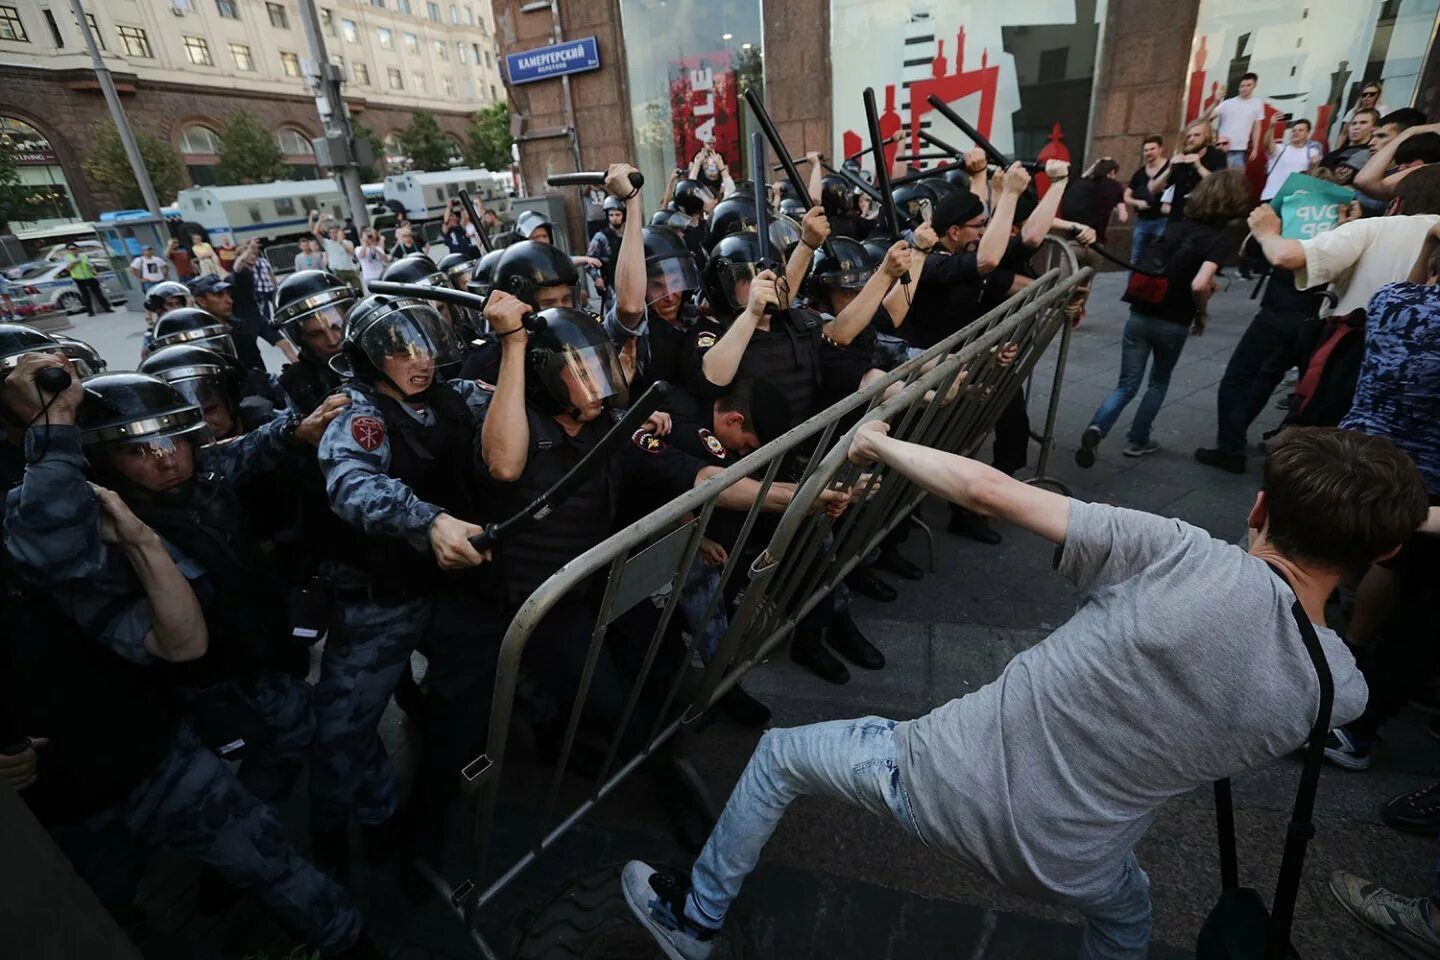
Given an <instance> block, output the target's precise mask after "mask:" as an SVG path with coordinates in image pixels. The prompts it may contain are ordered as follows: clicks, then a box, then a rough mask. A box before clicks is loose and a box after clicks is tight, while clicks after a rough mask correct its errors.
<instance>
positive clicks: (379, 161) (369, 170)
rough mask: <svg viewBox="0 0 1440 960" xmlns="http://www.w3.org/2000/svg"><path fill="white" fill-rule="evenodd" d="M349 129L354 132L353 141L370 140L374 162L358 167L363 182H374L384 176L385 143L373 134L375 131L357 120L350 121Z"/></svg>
mask: <svg viewBox="0 0 1440 960" xmlns="http://www.w3.org/2000/svg"><path fill="white" fill-rule="evenodd" d="M350 130H351V132H353V133H354V134H355V142H356V143H357V144H358V143H359V142H361V141H362V140H368V141H369V142H370V152H371V153H373V154H375V163H374V164H372V165H370V166H365V167H361V168H360V179H361V180H362V181H364V182H365V183H374V182H375V181H376V180H379V179H380V178H381V177H383V176H385V173H386V170H385V144H384V142H383V141H381V139H380V138H379V137H378V136H376V135H375V131H374V130H372V129H371V128H370V127H367V126H365V124H363V123H361V122H360V121H359V120H351V121H350Z"/></svg>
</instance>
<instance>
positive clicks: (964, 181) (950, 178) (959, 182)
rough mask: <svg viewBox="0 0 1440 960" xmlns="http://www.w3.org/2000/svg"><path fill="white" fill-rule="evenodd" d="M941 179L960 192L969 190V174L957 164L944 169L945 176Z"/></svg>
mask: <svg viewBox="0 0 1440 960" xmlns="http://www.w3.org/2000/svg"><path fill="white" fill-rule="evenodd" d="M941 179H942V180H944V181H945V182H946V183H948V184H950V185H951V186H953V187H958V188H959V189H961V190H966V191H968V190H969V189H970V172H969V171H968V170H966V169H965V168H964V167H962V166H961V165H960V164H958V163H957V164H953V165H951V166H948V167H946V168H945V175H944V176H943V177H941Z"/></svg>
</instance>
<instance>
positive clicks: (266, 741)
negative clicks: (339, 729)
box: [181, 673, 315, 806]
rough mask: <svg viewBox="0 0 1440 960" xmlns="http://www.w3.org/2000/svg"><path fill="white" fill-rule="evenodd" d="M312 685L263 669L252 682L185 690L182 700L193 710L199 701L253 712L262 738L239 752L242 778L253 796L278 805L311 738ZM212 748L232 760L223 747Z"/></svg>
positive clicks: (296, 773)
mask: <svg viewBox="0 0 1440 960" xmlns="http://www.w3.org/2000/svg"><path fill="white" fill-rule="evenodd" d="M311 694H312V691H311V689H310V685H309V684H307V683H306V682H305V681H304V680H300V679H297V678H296V677H292V676H290V675H289V674H288V673H264V674H261V675H260V676H259V677H258V678H257V679H256V680H255V682H254V683H251V684H241V683H235V682H232V681H226V682H224V683H218V684H215V685H214V686H212V687H207V688H205V689H203V690H187V691H183V692H182V693H181V698H182V700H184V701H185V703H187V704H188V705H189V706H190V708H191V709H192V710H197V711H198V710H199V709H200V703H201V701H208V702H212V703H218V704H222V705H235V706H239V707H241V708H243V709H245V710H246V711H247V712H248V713H250V714H251V715H253V717H254V720H255V722H257V723H258V725H259V728H260V730H261V731H262V732H261V735H260V736H259V737H258V739H259V740H260V742H258V743H255V744H252V745H248V746H247V747H246V748H245V749H243V750H242V751H241V753H242V755H243V759H242V760H241V762H240V774H239V776H240V782H241V783H242V784H244V785H245V789H247V790H249V791H250V792H251V793H252V794H254V795H255V796H256V797H258V798H260V799H261V800H264V801H265V802H266V803H268V804H271V805H272V806H278V805H279V804H281V803H284V802H285V799H286V798H287V797H289V796H290V791H291V789H292V788H293V787H294V786H295V780H296V778H297V777H299V775H300V771H301V769H302V768H303V767H304V766H305V761H306V760H307V759H309V756H310V750H311V746H312V745H313V743H314V741H315V712H314V709H313V705H312V703H311V700H312V696H311ZM215 749H216V752H217V753H220V754H221V755H222V756H223V757H225V758H226V759H231V760H233V759H235V757H234V756H231V755H229V754H227V753H226V752H225V751H224V750H223V749H222V748H220V747H215Z"/></svg>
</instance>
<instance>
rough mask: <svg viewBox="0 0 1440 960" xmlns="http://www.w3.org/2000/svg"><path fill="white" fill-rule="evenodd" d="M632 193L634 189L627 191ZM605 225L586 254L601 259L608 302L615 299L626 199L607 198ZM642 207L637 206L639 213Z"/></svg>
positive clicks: (601, 272)
mask: <svg viewBox="0 0 1440 960" xmlns="http://www.w3.org/2000/svg"><path fill="white" fill-rule="evenodd" d="M626 192H627V193H632V192H633V191H628V190H627V191H626ZM604 210H605V226H604V227H602V228H601V229H599V230H597V231H595V235H594V236H593V237H591V238H590V244H589V245H588V246H587V247H586V248H585V255H586V256H588V257H593V258H595V259H596V260H599V261H600V267H599V270H600V279H601V281H602V282H603V283H604V285H605V286H604V289H603V291H602V292H603V293H604V295H605V302H606V303H607V304H608V303H610V301H611V300H613V299H614V296H613V292H614V290H615V258H616V257H617V256H619V254H620V237H621V234H620V231H621V229H622V228H623V227H624V226H625V221H626V219H627V217H626V210H625V201H624V200H622V199H620V198H619V197H618V196H616V195H615V194H613V193H612V194H610V195H609V196H607V197H606V198H605V203H604ZM639 210H640V208H639V207H638V206H637V207H636V212H637V213H639Z"/></svg>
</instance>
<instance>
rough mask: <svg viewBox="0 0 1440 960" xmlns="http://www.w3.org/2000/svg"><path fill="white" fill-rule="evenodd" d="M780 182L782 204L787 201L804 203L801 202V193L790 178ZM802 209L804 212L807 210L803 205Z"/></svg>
mask: <svg viewBox="0 0 1440 960" xmlns="http://www.w3.org/2000/svg"><path fill="white" fill-rule="evenodd" d="M778 182H779V184H780V202H781V203H782V204H783V203H784V202H785V201H786V200H793V201H794V202H796V203H803V201H801V199H800V191H799V190H796V189H795V184H793V183H791V182H790V180H789V178H788V177H787V178H784V179H782V180H780V181H778ZM800 209H801V210H804V209H805V208H804V206H803V205H802V206H801V208H800Z"/></svg>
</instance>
